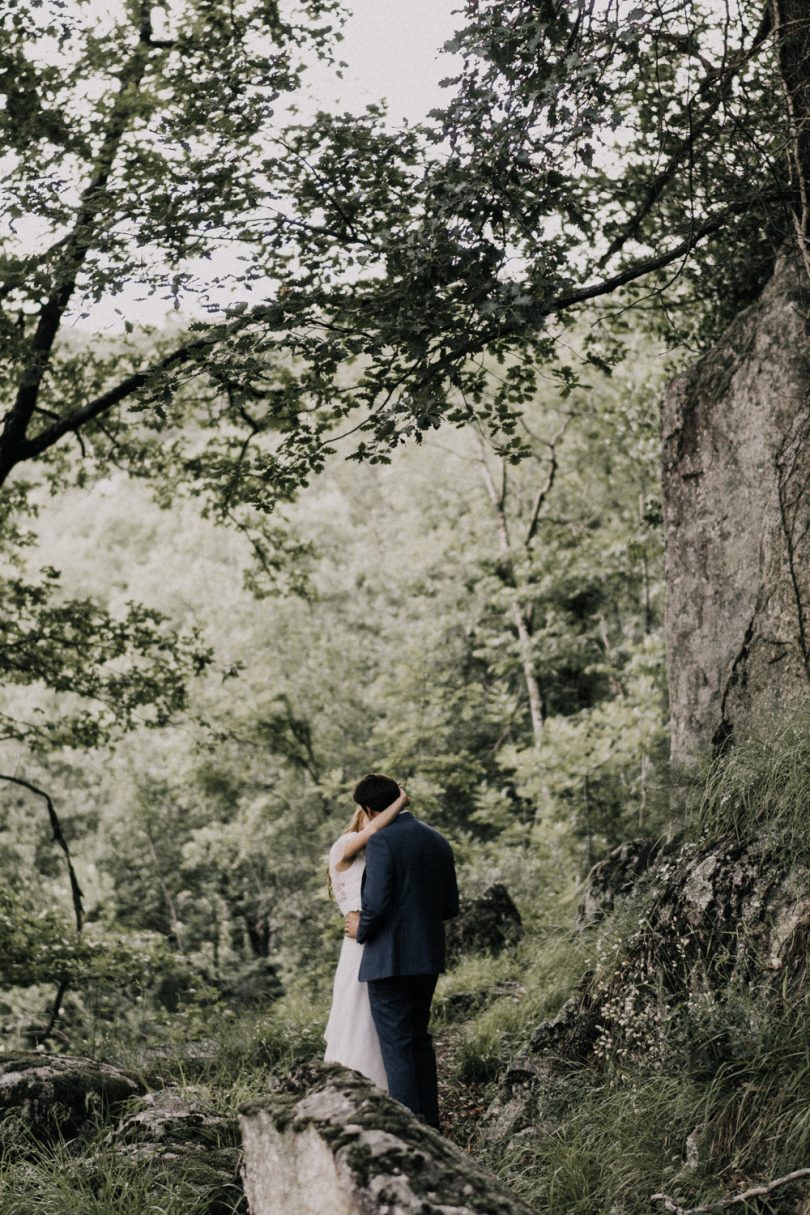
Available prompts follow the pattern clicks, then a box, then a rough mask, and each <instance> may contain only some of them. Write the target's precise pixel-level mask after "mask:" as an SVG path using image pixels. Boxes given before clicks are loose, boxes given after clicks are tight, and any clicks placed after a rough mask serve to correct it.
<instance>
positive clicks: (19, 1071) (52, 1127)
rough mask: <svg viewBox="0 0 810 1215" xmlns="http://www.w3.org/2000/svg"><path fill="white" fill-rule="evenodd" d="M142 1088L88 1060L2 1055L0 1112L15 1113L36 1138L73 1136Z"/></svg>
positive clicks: (53, 1056)
mask: <svg viewBox="0 0 810 1215" xmlns="http://www.w3.org/2000/svg"><path fill="white" fill-rule="evenodd" d="M141 1091H142V1089H141V1087H140V1085H139V1084H138V1083H137V1081H135V1080H133V1078H132V1077H131V1076H127V1075H126V1074H125V1073H124V1072H121V1071H119V1070H118V1068H115V1067H110V1066H108V1065H107V1064H106V1063H96V1062H94V1061H93V1060H92V1059H76V1058H71V1057H69V1056H67V1055H40V1054H24V1053H20V1054H11V1055H5V1056H0V1116H2V1115H3V1114H5V1115H6V1116H8V1115H9V1114H11V1115H13V1117H14V1119H16V1120H17V1121H18V1122H20V1123H22V1124H23V1125H24V1126H25V1127H26V1128H27V1129H28V1130H29V1131H30V1132H32V1133H33V1134H34V1135H35V1136H36V1137H37V1138H39V1139H47V1138H51V1137H52V1136H55V1135H61V1136H62V1137H64V1138H66V1139H70V1138H73V1137H74V1136H75V1135H79V1134H81V1132H82V1131H83V1130H85V1129H86V1128H87V1127H88V1126H90V1125H91V1123H92V1122H93V1120H94V1118H95V1117H98V1116H99V1115H101V1116H104V1115H106V1114H109V1113H112V1112H114V1111H115V1110H116V1109H117V1108H118V1107H119V1106H120V1105H121V1104H122V1103H123V1102H124V1101H127V1100H128V1099H129V1098H130V1097H135V1096H137V1095H138V1094H139V1093H140V1092H141Z"/></svg>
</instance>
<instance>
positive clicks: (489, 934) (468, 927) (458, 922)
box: [447, 882, 523, 961]
mask: <svg viewBox="0 0 810 1215" xmlns="http://www.w3.org/2000/svg"><path fill="white" fill-rule="evenodd" d="M522 936H523V923H522V921H521V918H520V912H519V911H518V909H517V907H516V906H515V904H514V903H513V902H512V898H511V896H510V894H509V891H508V890H507V889H506V887H505V886H503V885H501V883H500V882H496V884H495V885H494V886H490V887H489V889H488V890H485V891H484V893H483V894H482V895H481V896H480V898H477V899H471V900H469V901H468V902H465V903H462V905H461V910H460V912H459V914H458V916H457V917H456V918H455V919H454V920H450V922H449V923H448V925H447V956H448V958H449V959H450V960H451V961H456V960H458V958H460V957H462V956H463V955H465V954H470V953H491V954H499V953H500V952H501V950H502V949H504V948H506V947H507V946H508V945H514V944H515V943H516V942H517V941H519V940H520V938H521V937H522Z"/></svg>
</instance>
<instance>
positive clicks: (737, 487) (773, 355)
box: [662, 253, 810, 764]
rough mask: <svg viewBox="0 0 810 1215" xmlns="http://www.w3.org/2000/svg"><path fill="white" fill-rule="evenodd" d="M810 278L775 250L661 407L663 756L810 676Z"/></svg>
mask: <svg viewBox="0 0 810 1215" xmlns="http://www.w3.org/2000/svg"><path fill="white" fill-rule="evenodd" d="M809 302H810V296H809V294H808V283H807V280H806V277H805V275H804V272H803V270H802V269H801V268H800V266H799V263H798V260H797V259H796V258H794V257H792V256H791V255H789V254H787V253H785V254H783V255H782V256H780V257H779V259H778V260H777V263H776V267H775V270H774V274H773V277H772V279H771V281H770V283H769V284H768V286H767V287H766V288H765V290H764V292H763V293H762V295H761V297H760V299H759V300H758V301H757V302H756V303H755V304H753V305H752V306H751V307H750V308H748V309H746V310H745V311H744V312H742V313H741V314H740V315H739V316H738V317H736V318H735V320H734V321H733V322H732V324H731V325H730V326H729V328H728V329H727V331H726V333H725V334H724V335H723V337H722V338H721V340H720V341H719V342H718V344H717V345H716V346H715V347H714V348H713V349H712V350H711V351H709V352H708V353H707V354H706V355H705V356H704V357H703V358H702V359H700V361H699V362H697V363H696V364H695V365H694V366H693V367H692V368H690V369H689V370H688V371H686V372H685V373H684V374H682V375H681V376H679V377H678V378H677V379H676V380H675V381H674V382H673V383H672V385H671V386H670V388H669V390H668V392H667V393H666V395H665V399H664V402H663V409H662V439H663V457H664V458H663V492H664V523H665V535H666V584H667V620H666V641H667V665H668V672H669V696H670V711H671V725H672V758H673V760H674V761H675V762H676V763H678V764H689V763H691V762H692V761H694V760H695V759H696V758H697V757H699V756H700V755H701V754H705V753H707V752H709V751H710V750H711V748H712V747H714V748H715V749H718V748H722V747H723V746H725V745H726V744H727V743H728V742H729V741H730V740H732V739H735V740H740V739H743V738H745V737H746V736H747V734H748V733H749V730H750V727H751V725H752V724H753V723H757V724H758V725H760V726H761V724H762V722H763V720H764V719H767V718H768V717H770V716H771V715H772V714H774V713H775V712H780V711H784V710H785V709H786V708H789V707H791V706H792V705H793V704H795V703H796V702H797V701H798V700H799V699H801V698H802V697H805V696H806V695H807V692H808V689H809V687H810V685H809V683H808V679H809V677H810V531H809V530H808V529H809V528H810V441H809V440H810V407H808V406H809V402H810V344H809V343H808V337H807V334H806V330H805V316H806V315H807V312H808V303H809Z"/></svg>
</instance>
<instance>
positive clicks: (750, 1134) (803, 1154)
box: [480, 995, 810, 1215]
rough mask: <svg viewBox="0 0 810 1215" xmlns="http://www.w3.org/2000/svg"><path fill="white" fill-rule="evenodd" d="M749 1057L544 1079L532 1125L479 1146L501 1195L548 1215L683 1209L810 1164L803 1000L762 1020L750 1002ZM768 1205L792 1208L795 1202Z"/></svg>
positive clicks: (807, 1000)
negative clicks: (707, 1065) (656, 1198)
mask: <svg viewBox="0 0 810 1215" xmlns="http://www.w3.org/2000/svg"><path fill="white" fill-rule="evenodd" d="M751 1017H752V1023H753V1024H757V1023H759V1024H760V1026H761V1029H760V1032H759V1034H758V1035H752V1040H751V1041H750V1042H749V1044H748V1048H747V1053H746V1054H741V1055H740V1056H739V1057H738V1058H734V1059H730V1060H727V1061H726V1062H724V1063H723V1064H721V1065H720V1066H719V1067H718V1068H717V1070H716V1071H715V1073H714V1074H712V1075H706V1074H704V1073H703V1072H702V1069H701V1070H699V1071H695V1070H693V1069H692V1068H691V1067H690V1060H689V1058H688V1057H683V1056H681V1055H680V1054H679V1053H678V1052H677V1051H674V1052H673V1057H672V1058H671V1059H670V1060H669V1066H668V1067H667V1068H665V1069H657V1068H652V1067H646V1066H645V1065H644V1064H643V1063H638V1064H636V1065H635V1066H634V1067H632V1068H631V1067H624V1068H623V1069H619V1068H616V1067H613V1068H610V1069H606V1070H605V1071H603V1072H598V1071H596V1070H595V1069H592V1068H590V1067H581V1068H579V1069H577V1070H573V1069H572V1070H571V1071H569V1072H568V1073H567V1074H562V1073H561V1074H559V1075H557V1076H556V1077H555V1078H550V1079H549V1082H548V1089H547V1091H546V1092H545V1093H544V1094H543V1095H542V1097H541V1100H540V1118H539V1120H538V1121H537V1123H536V1124H535V1125H533V1126H532V1127H528V1128H526V1129H524V1130H523V1131H522V1132H519V1133H518V1134H513V1135H511V1136H510V1137H509V1138H508V1140H506V1141H505V1142H498V1143H495V1144H492V1145H489V1146H484V1147H483V1148H481V1149H480V1150H481V1155H482V1157H483V1160H484V1161H485V1162H486V1163H487V1164H488V1165H489V1166H490V1167H491V1168H493V1169H494V1170H495V1171H497V1172H498V1173H499V1174H500V1175H501V1176H502V1177H503V1178H504V1180H505V1181H506V1182H508V1184H509V1185H511V1186H512V1188H513V1189H515V1190H516V1191H517V1192H519V1193H520V1194H521V1195H522V1196H523V1197H525V1198H526V1199H528V1200H529V1201H530V1202H531V1203H532V1204H534V1205H536V1206H537V1209H538V1210H543V1211H549V1212H553V1215H594V1212H605V1213H608V1212H609V1213H611V1215H650V1212H651V1210H652V1207H651V1204H650V1201H649V1200H650V1195H651V1194H653V1193H657V1192H660V1191H662V1190H663V1191H664V1192H665V1193H667V1194H669V1195H670V1196H671V1197H672V1198H674V1199H675V1200H676V1201H677V1202H678V1203H679V1204H680V1205H682V1206H684V1207H692V1206H695V1205H698V1204H703V1203H705V1202H707V1201H708V1202H711V1201H712V1200H713V1199H717V1198H718V1197H720V1196H725V1195H728V1194H731V1193H734V1192H737V1191H738V1190H739V1189H741V1188H745V1184H747V1183H748V1182H749V1181H751V1180H765V1179H768V1178H771V1177H775V1176H780V1175H783V1174H784V1173H787V1172H790V1171H791V1170H793V1169H795V1168H799V1167H803V1166H805V1165H806V1164H807V1162H808V1161H809V1160H810V1103H808V1093H810V997H808V996H806V995H805V996H804V997H803V998H802V999H801V1000H800V1001H799V1002H797V1003H795V1004H793V1005H791V1006H789V1007H784V1008H783V1009H782V1010H781V1011H780V1012H778V1013H776V1014H775V1015H774V1016H773V1017H770V1018H763V1017H761V1016H760V1015H759V1010H756V1009H755V1008H754V1001H753V1000H752V1001H751ZM799 1193H801V1191H800V1190H794V1193H793V1194H788V1193H787V1192H785V1193H782V1194H780V1195H779V1196H778V1198H777V1199H776V1203H777V1205H776V1206H775V1207H774V1208H771V1207H769V1206H767V1205H765V1206H764V1208H763V1207H760V1208H758V1209H764V1210H766V1211H767V1210H771V1209H781V1208H779V1206H778V1203H779V1202H784V1201H785V1200H787V1202H788V1204H789V1206H788V1208H786V1209H790V1210H794V1209H795V1207H796V1201H797V1194H799Z"/></svg>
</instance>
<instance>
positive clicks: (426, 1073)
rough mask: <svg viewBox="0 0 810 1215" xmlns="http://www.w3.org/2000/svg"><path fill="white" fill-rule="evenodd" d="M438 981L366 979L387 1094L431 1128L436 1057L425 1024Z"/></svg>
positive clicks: (422, 977)
mask: <svg viewBox="0 0 810 1215" xmlns="http://www.w3.org/2000/svg"><path fill="white" fill-rule="evenodd" d="M438 977H439V976H438V975H394V976H393V977H392V978H388V979H369V981H368V999H369V1003H370V1005H371V1015H372V1017H373V1019H374V1024H375V1026H376V1027H377V1034H378V1036H379V1039H380V1049H381V1050H382V1057H383V1064H384V1065H385V1075H386V1078H387V1080H388V1091H389V1093H390V1094H391V1096H392V1097H394V1098H395V1099H396V1100H397V1101H401V1102H402V1104H403V1105H406V1106H407V1107H408V1109H409V1110H413V1112H414V1113H415V1114H419V1115H420V1116H421V1117H422V1118H424V1120H425V1122H427V1123H428V1125H429V1126H435V1127H436V1129H437V1130H438V1127H439V1095H438V1089H437V1085H436V1056H435V1054H434V1053H433V1039H432V1038H431V1036H430V1034H429V1033H428V1022H429V1020H430V1002H431V1000H432V999H433V992H434V990H435V988H436V980H437V979H438Z"/></svg>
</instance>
